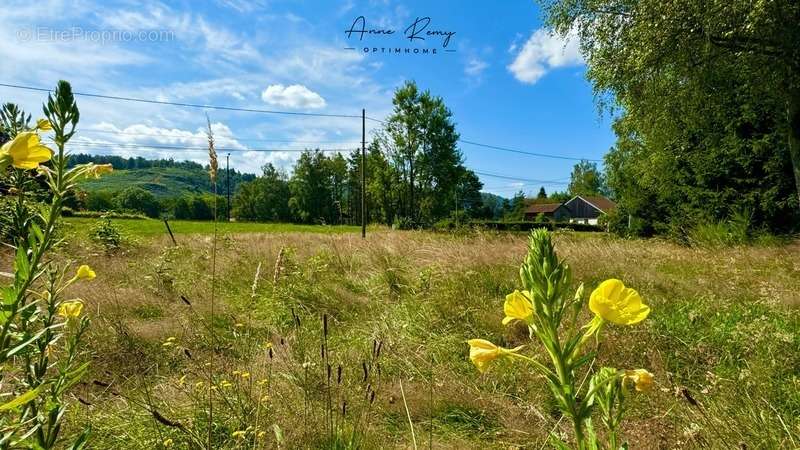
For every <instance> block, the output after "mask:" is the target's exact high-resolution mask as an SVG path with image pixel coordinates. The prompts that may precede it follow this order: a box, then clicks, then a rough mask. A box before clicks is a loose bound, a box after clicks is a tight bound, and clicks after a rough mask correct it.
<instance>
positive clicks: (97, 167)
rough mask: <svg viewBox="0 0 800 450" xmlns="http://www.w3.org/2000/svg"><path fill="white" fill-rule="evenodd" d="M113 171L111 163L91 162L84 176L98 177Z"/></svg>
mask: <svg viewBox="0 0 800 450" xmlns="http://www.w3.org/2000/svg"><path fill="white" fill-rule="evenodd" d="M113 171H114V166H112V165H111V164H92V165H91V166H90V167H89V170H88V171H87V172H86V178H89V177H94V178H95V179H97V178H100V175H105V174H107V173H111V172H113Z"/></svg>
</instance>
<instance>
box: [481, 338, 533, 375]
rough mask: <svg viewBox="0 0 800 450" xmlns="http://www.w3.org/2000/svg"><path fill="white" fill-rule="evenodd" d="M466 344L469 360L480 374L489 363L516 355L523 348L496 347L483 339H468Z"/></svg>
mask: <svg viewBox="0 0 800 450" xmlns="http://www.w3.org/2000/svg"><path fill="white" fill-rule="evenodd" d="M467 344H469V359H470V360H471V361H472V363H473V364H475V367H477V368H478V370H479V371H481V372H485V371H486V369H487V368H488V366H489V363H491V362H492V361H494V360H495V359H497V358H500V357H504V356H509V355H512V354H514V353H517V352H518V351H520V350H521V349H522V347H523V346H519V347H515V348H511V349H509V348H503V347H498V346H496V345H494V344H492V343H491V342H489V341H487V340H485V339H470V340H469V341H467Z"/></svg>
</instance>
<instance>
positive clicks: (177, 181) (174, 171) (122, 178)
mask: <svg viewBox="0 0 800 450" xmlns="http://www.w3.org/2000/svg"><path fill="white" fill-rule="evenodd" d="M87 162H94V163H97V164H111V165H112V166H114V172H112V173H111V174H109V175H106V176H103V177H102V178H100V179H97V180H95V179H89V180H86V181H85V182H83V183H81V185H80V186H81V189H83V190H85V191H89V192H94V191H108V192H117V191H121V190H123V189H125V188H127V187H131V186H138V187H141V188H143V189H146V190H148V191H150V192H151V193H152V194H153V195H155V196H156V197H159V198H167V197H179V196H181V195H183V194H199V193H210V192H212V191H213V187H212V185H211V180H210V179H209V176H208V168H207V167H204V166H203V165H201V164H198V163H195V162H191V161H174V160H171V159H169V160H164V159H161V160H148V159H144V158H141V157H137V158H122V157H120V156H106V155H85V154H77V155H72V156H70V164H83V163H87ZM253 179H255V175H253V174H249V173H241V172H238V171H236V170H233V169H232V170H231V193H234V192H236V188H237V187H238V186H239V184H241V183H243V182H246V181H251V180H253ZM226 183H227V180H226V173H225V170H220V171H219V178H218V182H217V191H218V193H219V194H220V195H224V194H225V193H226V192H227V191H226Z"/></svg>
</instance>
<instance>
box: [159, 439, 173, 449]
mask: <svg viewBox="0 0 800 450" xmlns="http://www.w3.org/2000/svg"><path fill="white" fill-rule="evenodd" d="M172 444H173V442H172V439H164V442H162V443H161V445H163V446H164V447H172Z"/></svg>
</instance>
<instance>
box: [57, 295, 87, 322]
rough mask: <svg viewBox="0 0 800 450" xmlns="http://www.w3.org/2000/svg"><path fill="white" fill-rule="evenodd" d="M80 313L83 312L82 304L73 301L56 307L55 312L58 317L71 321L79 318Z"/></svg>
mask: <svg viewBox="0 0 800 450" xmlns="http://www.w3.org/2000/svg"><path fill="white" fill-rule="evenodd" d="M81 311H83V302H82V301H80V300H78V299H75V300H69V301H66V302H62V303H61V304H60V305H58V311H57V312H58V315H59V316H61V317H64V318H66V319H71V318H74V317H78V316H80V315H81Z"/></svg>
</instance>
